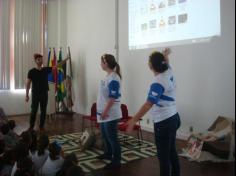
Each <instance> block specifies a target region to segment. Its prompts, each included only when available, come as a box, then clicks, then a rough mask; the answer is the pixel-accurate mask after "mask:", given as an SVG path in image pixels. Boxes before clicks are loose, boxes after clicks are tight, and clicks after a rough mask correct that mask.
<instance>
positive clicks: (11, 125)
mask: <svg viewBox="0 0 236 176" xmlns="http://www.w3.org/2000/svg"><path fill="white" fill-rule="evenodd" d="M8 125H9V128H10V129H11V130H13V129H14V128H15V127H16V122H15V121H14V120H9V121H8Z"/></svg>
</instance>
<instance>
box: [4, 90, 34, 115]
mask: <svg viewBox="0 0 236 176" xmlns="http://www.w3.org/2000/svg"><path fill="white" fill-rule="evenodd" d="M0 107H2V108H3V109H4V111H5V113H6V114H7V115H16V114H26V113H29V112H30V103H26V102H25V91H24V90H22V91H0Z"/></svg>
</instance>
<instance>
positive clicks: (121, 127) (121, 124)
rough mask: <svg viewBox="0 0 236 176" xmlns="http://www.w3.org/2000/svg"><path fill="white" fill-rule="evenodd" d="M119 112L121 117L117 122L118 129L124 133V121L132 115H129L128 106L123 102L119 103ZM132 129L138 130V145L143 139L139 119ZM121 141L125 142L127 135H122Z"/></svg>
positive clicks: (125, 128)
mask: <svg viewBox="0 0 236 176" xmlns="http://www.w3.org/2000/svg"><path fill="white" fill-rule="evenodd" d="M121 112H122V118H121V120H120V122H119V123H118V130H119V131H121V132H123V133H125V132H126V131H127V127H128V126H127V125H126V123H127V122H128V121H129V120H130V119H132V117H131V116H129V112H128V107H127V105H125V104H121ZM133 130H134V131H137V132H138V140H139V145H140V144H141V141H142V140H143V134H142V129H141V125H140V121H139V122H138V124H135V126H134V128H133ZM123 142H127V136H124V138H123Z"/></svg>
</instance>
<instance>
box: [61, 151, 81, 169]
mask: <svg viewBox="0 0 236 176" xmlns="http://www.w3.org/2000/svg"><path fill="white" fill-rule="evenodd" d="M77 164H78V158H77V156H76V154H75V153H70V154H68V155H66V157H65V160H64V163H63V166H62V167H63V169H68V168H69V167H70V166H73V165H75V166H76V165H77Z"/></svg>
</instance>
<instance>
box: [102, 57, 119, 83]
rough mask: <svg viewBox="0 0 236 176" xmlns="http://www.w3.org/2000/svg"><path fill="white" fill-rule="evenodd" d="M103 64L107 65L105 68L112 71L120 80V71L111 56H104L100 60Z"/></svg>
mask: <svg viewBox="0 0 236 176" xmlns="http://www.w3.org/2000/svg"><path fill="white" fill-rule="evenodd" d="M101 60H102V62H103V63H107V66H108V67H109V68H110V69H112V70H114V69H116V70H115V72H116V73H117V74H118V75H119V77H120V79H121V78H122V76H121V71H120V65H119V64H118V63H117V62H116V59H115V57H114V56H113V55H111V54H104V55H103V56H102V58H101Z"/></svg>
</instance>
